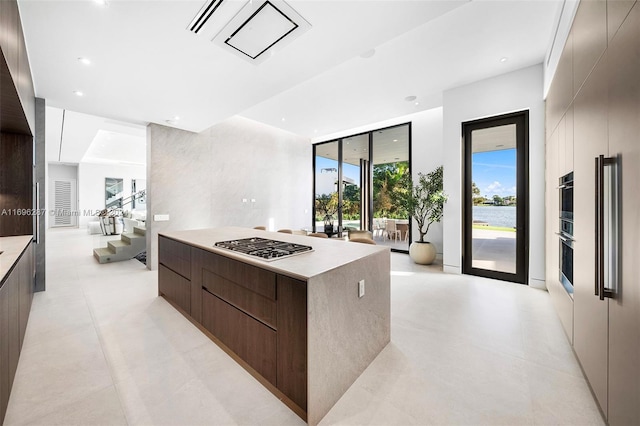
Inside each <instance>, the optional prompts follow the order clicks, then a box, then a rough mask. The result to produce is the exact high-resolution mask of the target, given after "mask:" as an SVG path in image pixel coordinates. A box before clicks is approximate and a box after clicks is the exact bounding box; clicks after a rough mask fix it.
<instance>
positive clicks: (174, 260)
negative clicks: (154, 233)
mask: <svg viewBox="0 0 640 426" xmlns="http://www.w3.org/2000/svg"><path fill="white" fill-rule="evenodd" d="M158 260H159V263H161V264H163V265H164V266H166V267H167V268H169V269H171V270H173V271H174V272H177V273H178V274H180V275H182V276H183V277H185V278H186V279H188V280H190V279H191V246H189V245H187V244H183V243H180V242H178V241H175V240H172V239H170V238H167V237H163V236H159V237H158Z"/></svg>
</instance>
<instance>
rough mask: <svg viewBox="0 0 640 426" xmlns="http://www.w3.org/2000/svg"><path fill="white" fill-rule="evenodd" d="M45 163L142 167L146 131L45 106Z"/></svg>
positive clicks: (120, 122) (117, 122)
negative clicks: (132, 165)
mask: <svg viewBox="0 0 640 426" xmlns="http://www.w3.org/2000/svg"><path fill="white" fill-rule="evenodd" d="M46 117H47V119H46V125H45V131H46V134H45V138H46V139H45V140H46V142H47V143H46V145H47V161H48V162H61V163H68V164H78V163H81V162H85V163H103V164H134V165H145V164H146V128H145V127H143V126H140V125H136V124H131V123H127V122H122V121H116V120H111V119H108V118H104V117H97V116H94V115H89V114H82V113H78V112H74V111H66V110H62V109H59V108H54V107H49V106H48V107H47V110H46Z"/></svg>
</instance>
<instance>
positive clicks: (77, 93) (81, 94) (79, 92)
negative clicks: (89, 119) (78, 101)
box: [73, 90, 84, 96]
mask: <svg viewBox="0 0 640 426" xmlns="http://www.w3.org/2000/svg"><path fill="white" fill-rule="evenodd" d="M73 94H74V95H76V96H84V93H82V92H81V91H80V90H74V92H73Z"/></svg>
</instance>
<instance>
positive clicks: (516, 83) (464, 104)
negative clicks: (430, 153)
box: [443, 64, 545, 288]
mask: <svg viewBox="0 0 640 426" xmlns="http://www.w3.org/2000/svg"><path fill="white" fill-rule="evenodd" d="M443 103H444V189H445V192H446V193H448V194H449V201H448V203H447V204H446V205H445V208H444V219H443V225H444V235H445V236H446V238H445V241H444V252H443V264H444V270H445V271H446V272H454V273H461V271H462V170H463V167H462V162H463V147H462V140H461V132H462V123H463V122H466V121H470V120H475V119H478V118H483V117H491V116H495V115H500V114H505V113H509V112H514V111H521V110H529V197H530V198H529V200H530V206H531V208H530V214H529V216H530V219H529V233H530V236H529V239H530V242H529V284H530V285H532V286H535V287H542V288H544V277H545V273H544V267H545V265H544V227H545V219H544V101H543V68H542V65H541V64H540V65H536V66H532V67H528V68H524V69H521V70H518V71H514V72H511V73H508V74H504V75H501V76H498V77H494V78H490V79H487V80H482V81H479V82H476V83H473V84H469V85H466V86H461V87H458V88H455V89H452V90H448V91H446V92H445V93H444V97H443Z"/></svg>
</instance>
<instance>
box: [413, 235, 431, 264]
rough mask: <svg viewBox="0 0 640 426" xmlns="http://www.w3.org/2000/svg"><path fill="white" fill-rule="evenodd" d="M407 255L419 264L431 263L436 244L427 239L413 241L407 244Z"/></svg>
mask: <svg viewBox="0 0 640 426" xmlns="http://www.w3.org/2000/svg"><path fill="white" fill-rule="evenodd" d="M409 257H411V260H413V261H414V262H415V263H417V264H419V265H431V264H432V263H433V261H434V260H435V259H436V246H434V245H433V244H431V243H430V242H428V241H425V242H422V243H421V242H420V241H414V242H412V243H411V245H410V246H409Z"/></svg>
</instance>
